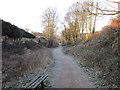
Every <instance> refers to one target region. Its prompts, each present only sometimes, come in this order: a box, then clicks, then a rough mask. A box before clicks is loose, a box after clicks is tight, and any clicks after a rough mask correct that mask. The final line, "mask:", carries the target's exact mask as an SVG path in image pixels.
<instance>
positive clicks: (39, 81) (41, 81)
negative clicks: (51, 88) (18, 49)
mask: <svg viewBox="0 0 120 90" xmlns="http://www.w3.org/2000/svg"><path fill="white" fill-rule="evenodd" d="M47 77H48V75H45V76H44V77H43V78H41V79H39V80H38V81H37V82H36V84H35V85H34V86H33V87H32V88H33V89H34V88H36V87H37V86H38V85H40V84H41V83H44V80H45V79H46V78H47Z"/></svg>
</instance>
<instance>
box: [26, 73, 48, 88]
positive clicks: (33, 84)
mask: <svg viewBox="0 0 120 90" xmlns="http://www.w3.org/2000/svg"><path fill="white" fill-rule="evenodd" d="M47 77H48V75H42V76H38V77H37V78H36V79H34V80H32V81H31V82H30V83H29V84H28V85H26V86H25V87H24V88H28V89H29V88H31V89H35V88H36V87H37V86H38V85H40V84H41V85H42V88H43V87H44V80H45V79H46V78H47Z"/></svg>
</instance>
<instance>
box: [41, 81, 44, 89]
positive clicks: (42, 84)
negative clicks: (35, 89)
mask: <svg viewBox="0 0 120 90" xmlns="http://www.w3.org/2000/svg"><path fill="white" fill-rule="evenodd" d="M41 88H42V89H44V82H43V81H42V82H41Z"/></svg>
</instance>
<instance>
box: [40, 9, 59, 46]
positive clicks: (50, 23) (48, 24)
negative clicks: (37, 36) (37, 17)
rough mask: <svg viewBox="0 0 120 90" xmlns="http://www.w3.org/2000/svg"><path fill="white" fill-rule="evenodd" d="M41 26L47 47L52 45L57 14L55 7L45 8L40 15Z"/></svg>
mask: <svg viewBox="0 0 120 90" xmlns="http://www.w3.org/2000/svg"><path fill="white" fill-rule="evenodd" d="M42 19H43V20H42V26H43V28H44V31H43V32H44V34H45V36H46V39H47V40H48V47H52V45H53V41H54V39H55V35H56V30H57V23H58V15H57V11H56V9H55V8H47V9H46V10H45V11H44V12H43V15H42Z"/></svg>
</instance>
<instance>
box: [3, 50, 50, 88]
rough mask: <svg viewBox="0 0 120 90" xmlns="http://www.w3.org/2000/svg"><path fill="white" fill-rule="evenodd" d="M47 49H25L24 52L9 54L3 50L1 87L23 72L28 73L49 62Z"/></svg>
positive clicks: (20, 75)
mask: <svg viewBox="0 0 120 90" xmlns="http://www.w3.org/2000/svg"><path fill="white" fill-rule="evenodd" d="M51 58H52V57H51V53H50V50H49V49H38V50H34V51H31V50H30V49H28V50H25V52H24V54H11V53H10V52H6V51H3V59H2V60H3V67H2V73H3V87H4V86H6V83H7V82H11V81H12V80H13V79H16V80H17V79H18V78H19V77H22V76H23V75H24V74H26V72H27V74H29V73H30V72H33V73H34V71H35V70H36V69H39V70H41V69H43V68H45V67H46V66H47V65H48V64H49V63H50V62H51Z"/></svg>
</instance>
